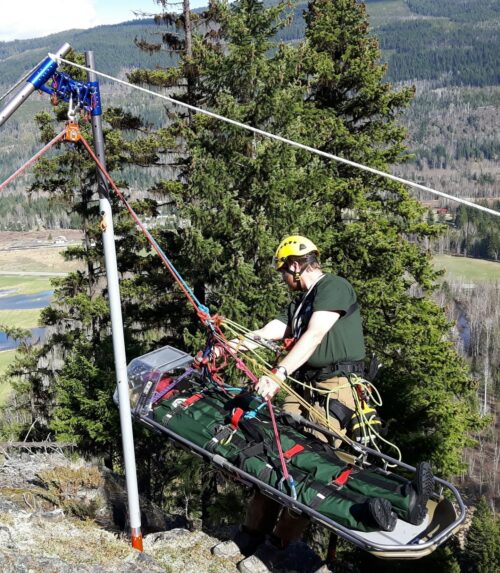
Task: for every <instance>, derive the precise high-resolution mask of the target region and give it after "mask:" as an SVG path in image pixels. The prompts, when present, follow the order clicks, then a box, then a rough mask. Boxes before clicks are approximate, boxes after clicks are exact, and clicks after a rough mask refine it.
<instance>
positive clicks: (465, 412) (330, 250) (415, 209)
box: [168, 0, 478, 475]
mask: <svg viewBox="0 0 500 573" xmlns="http://www.w3.org/2000/svg"><path fill="white" fill-rule="evenodd" d="M211 9H212V13H213V14H214V15H215V16H214V17H216V20H217V22H218V24H219V25H218V29H217V35H216V37H214V38H208V39H207V38H206V37H205V38H199V37H198V38H195V39H194V41H193V59H194V61H195V63H196V66H197V68H198V69H199V70H200V73H201V74H202V76H203V89H204V90H205V96H204V99H203V101H204V103H206V105H207V106H208V107H210V109H212V110H215V111H217V112H218V113H221V114H222V115H226V116H228V117H231V118H233V119H237V120H239V121H242V122H246V123H249V124H251V125H254V126H256V127H260V128H264V129H267V130H269V131H272V132H274V133H278V134H280V135H284V136H285V137H289V138H292V139H297V140H299V141H301V142H303V143H306V144H309V145H312V146H315V147H317V148H319V149H322V150H325V151H329V152H331V153H334V154H336V155H341V156H344V157H346V158H349V159H353V160H356V161H359V162H361V163H364V164H367V165H370V166H373V167H376V168H379V169H383V170H384V169H385V170H388V169H389V168H390V165H391V164H393V163H396V162H398V161H403V160H404V158H405V147H404V138H405V132H404V129H403V128H402V127H400V126H399V124H398V122H397V119H398V115H399V113H400V112H401V110H402V109H403V108H404V107H405V106H406V105H408V103H409V101H410V100H411V97H412V90H411V89H405V88H403V89H400V90H399V91H397V90H395V89H394V88H393V87H392V86H391V85H390V84H387V83H385V82H384V81H383V77H384V73H385V68H384V66H383V65H381V64H380V62H379V60H380V51H379V48H378V45H377V42H376V40H375V39H374V38H373V37H371V36H370V34H369V32H368V23H367V18H366V11H365V9H364V6H363V5H360V4H358V3H357V2H355V1H354V0H340V1H339V2H335V3H332V2H329V1H326V0H324V1H323V0H318V1H313V2H311V3H310V4H309V7H308V12H307V13H306V24H307V29H306V41H305V42H304V43H302V44H300V45H299V46H295V47H291V46H286V45H274V44H273V41H272V39H273V37H274V35H275V34H276V32H277V31H278V30H279V29H280V28H281V27H283V26H285V25H286V24H287V13H286V7H285V6H284V5H283V4H279V5H277V6H274V7H272V8H265V7H264V5H263V3H262V2H259V1H257V0H240V1H238V2H235V3H233V4H231V5H227V4H225V3H223V2H214V3H213V4H212V8H211ZM179 127H180V129H181V131H180V133H182V136H183V138H184V139H185V140H186V145H187V148H186V149H187V155H188V157H189V159H188V161H187V162H186V166H185V168H184V170H183V174H182V175H183V179H182V183H181V184H180V185H179V184H178V185H176V186H170V187H169V188H168V191H169V192H170V194H171V196H172V197H173V198H174V199H175V201H176V206H177V209H178V210H179V213H180V214H181V216H182V217H183V218H185V219H187V220H189V222H190V225H189V226H187V227H186V228H184V229H179V230H178V233H177V237H178V238H179V239H180V241H179V243H177V244H178V246H179V251H178V253H179V255H180V259H179V262H180V264H181V266H182V269H183V272H184V273H185V274H186V276H187V277H188V278H189V279H190V281H191V282H192V284H193V283H194V284H195V285H196V287H197V292H198V293H201V298H202V299H203V300H204V301H205V302H207V303H208V305H209V306H210V307H211V308H215V309H217V311H219V312H221V313H222V314H223V315H226V316H229V317H231V318H233V319H236V320H238V321H240V322H244V323H245V324H246V325H247V326H249V327H255V326H257V325H260V324H262V323H263V322H264V321H267V320H268V319H270V318H272V317H273V316H275V315H276V313H277V312H278V309H279V308H280V307H282V305H283V304H284V302H285V300H286V293H284V291H283V290H282V289H281V288H280V287H279V285H278V281H277V277H276V276H275V274H276V273H274V272H273V269H272V267H271V265H270V260H271V256H272V253H273V250H274V248H275V246H276V244H277V242H278V241H279V239H280V238H281V237H283V236H284V235H285V234H289V233H292V232H300V233H302V234H306V235H308V236H310V237H311V238H312V239H313V240H314V242H316V243H317V244H318V245H319V247H320V251H321V254H322V260H323V262H324V264H325V268H327V269H332V270H333V271H334V272H336V273H338V274H340V275H342V276H345V277H346V278H348V279H349V280H350V281H351V282H352V283H353V284H354V286H355V288H356V290H357V292H358V295H359V299H360V302H361V305H362V313H363V318H364V322H365V331H366V338H367V344H368V348H369V349H370V350H371V351H374V352H376V353H377V354H378V355H379V357H380V359H381V361H382V362H383V363H384V365H385V370H384V374H383V377H382V380H381V382H380V389H381V391H382V394H383V397H384V400H385V405H384V408H383V415H384V416H385V417H386V418H389V419H391V420H393V423H392V425H391V438H392V439H395V440H396V442H397V443H398V444H399V445H400V446H401V448H402V450H403V454H404V458H405V459H406V460H407V461H410V462H411V461H414V462H416V461H418V460H419V459H423V458H427V459H431V460H432V461H433V463H434V465H435V467H436V469H437V471H438V472H440V473H445V474H447V475H450V474H456V473H458V471H459V469H460V467H461V461H460V457H461V452H462V450H463V447H464V445H465V444H467V443H468V439H467V430H468V429H470V428H472V427H474V426H475V425H476V424H477V423H478V421H477V419H476V417H475V415H474V413H473V410H472V409H471V406H470V402H469V398H470V397H471V391H472V389H473V388H472V383H471V381H470V379H469V377H468V375H467V371H466V369H465V367H464V365H463V363H462V361H461V360H460V359H459V357H458V356H457V354H456V353H455V351H454V350H453V348H452V345H451V344H450V343H449V342H447V340H446V336H447V332H448V329H449V326H450V325H449V324H448V322H447V321H446V319H445V317H444V314H443V312H442V310H441V309H440V308H438V307H437V305H436V304H435V303H434V302H433V301H432V299H431V296H430V295H431V294H432V291H433V289H434V285H435V283H436V280H437V278H438V274H437V273H436V272H435V271H434V270H433V267H432V265H431V260H430V255H429V254H428V253H426V252H425V251H424V250H423V247H422V246H421V245H422V244H425V240H426V239H427V238H429V237H434V236H436V235H437V234H438V233H439V232H440V227H439V226H436V225H433V223H432V222H428V221H426V220H425V210H424V209H423V208H421V207H420V206H419V205H418V203H417V202H416V201H415V200H413V199H412V198H411V196H410V194H409V192H408V190H407V189H405V188H404V187H402V186H401V185H399V184H396V183H393V182H388V181H387V180H385V179H382V178H380V177H375V176H373V175H369V174H366V173H365V172H361V171H359V170H356V169H354V168H352V167H349V166H345V165H343V164H338V163H335V162H332V161H327V160H324V159H322V158H321V159H320V158H318V157H316V156H313V155H311V154H309V153H306V152H303V151H300V150H296V149H293V148H291V147H289V146H285V145H282V144H279V143H275V142H273V141H269V140H267V139H265V138H262V137H260V136H254V135H252V134H249V133H247V132H244V131H242V130H240V129H238V128H236V127H233V126H228V125H226V124H222V123H220V122H217V121H216V120H214V119H211V118H207V117H205V116H196V117H195V118H194V119H193V124H192V125H191V126H189V127H187V126H182V125H181V126H179ZM270 292H272V293H273V295H272V296H269V293H270Z"/></svg>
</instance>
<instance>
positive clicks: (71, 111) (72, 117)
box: [68, 94, 76, 122]
mask: <svg viewBox="0 0 500 573" xmlns="http://www.w3.org/2000/svg"><path fill="white" fill-rule="evenodd" d="M75 116H76V109H75V108H74V107H73V94H71V95H70V96H69V106H68V120H69V121H71V122H74V121H75Z"/></svg>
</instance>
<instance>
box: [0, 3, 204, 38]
mask: <svg viewBox="0 0 500 573" xmlns="http://www.w3.org/2000/svg"><path fill="white" fill-rule="evenodd" d="M206 4H207V1H206V0H191V7H192V8H198V7H200V6H205V5H206ZM134 11H135V12H146V13H155V12H158V11H159V9H158V5H157V3H156V2H155V1H154V0H0V42H8V41H10V40H23V39H27V38H39V37H41V36H47V35H48V34H52V33H54V32H62V31H63V30H69V29H71V28H92V27H93V26H99V25H101V24H115V23H117V22H125V21H126V20H133V19H134V18H136V17H137V16H135V15H134Z"/></svg>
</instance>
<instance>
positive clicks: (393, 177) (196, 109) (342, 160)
mask: <svg viewBox="0 0 500 573" xmlns="http://www.w3.org/2000/svg"><path fill="white" fill-rule="evenodd" d="M49 56H50V57H51V58H53V59H54V60H56V61H57V62H58V63H60V62H64V63H65V64H68V65H70V66H73V67H75V68H79V69H80V70H85V71H87V72H94V73H95V74H97V75H98V76H101V77H103V78H107V79H108V80H112V81H114V82H117V83H119V84H123V85H125V86H129V87H131V88H133V89H135V90H138V91H141V92H144V93H147V94H150V95H152V96H155V97H158V98H161V99H164V100H166V101H168V102H170V103H172V104H174V105H179V106H181V107H185V108H187V109H190V110H191V111H194V112H197V113H202V114H204V115H208V116H209V117H213V118H215V119H218V120H220V121H224V122H225V123H229V124H231V125H235V126H236V127H240V128H242V129H246V130H248V131H251V132H253V133H257V134H259V135H262V136H264V137H268V138H269V139H274V140H276V141H280V142H281V143H286V144H288V145H292V146H293V147H297V148H299V149H304V150H305V151H310V152H311V153H315V154H316V155H320V156H322V157H326V158H328V159H333V160H334V161H338V162H339V163H345V164H346V165H350V166H351V167H356V168H358V169H361V170H363V171H368V172H369V173H373V174H374V175H379V176H381V177H385V178H386V179H391V180H392V181H397V182H398V183H403V184H404V185H409V186H410V187H415V188H416V189H420V190H422V191H427V192H428V193H433V194H435V195H439V196H440V197H444V198H445V199H450V200H451V201H456V202H458V203H462V204H463V205H467V206H468V207H472V208H473V209H479V210H480V211H484V212H486V213H489V214H490V215H496V216H497V217H500V212H499V211H495V210H494V209H490V208H488V207H483V206H482V205H477V204H476V203H472V202H470V201H467V200H465V199H460V198H459V197H454V196H453V195H449V194H448V193H443V192H442V191H436V190H435V189H431V188H430V187H426V186H425V185H420V184H419V183H414V182H413V181H408V180H407V179H403V178H402V177H397V176H396V175H392V174H390V173H386V172H385V171H379V170H378V169H374V168H373V167H368V166H367V165H363V164H361V163H356V162H355V161H351V160H349V159H345V158H343V157H339V156H338V155H333V154H331V153H326V152H325V151H320V150H319V149H315V148H314V147H309V145H304V144H302V143H298V142H296V141H292V140H291V139H286V138H285V137H281V136H280V135H275V134H273V133H269V132H268V131H263V130H262V129H257V128H256V127H252V126H250V125H247V124H245V123H241V122H239V121H235V120H234V119H229V118H228V117H224V116H223V115H219V114H217V113H214V112H212V111H208V110H206V109H201V108H199V107H195V106H194V105H190V104H188V103H185V102H182V101H178V100H176V99H174V98H171V97H168V96H166V95H162V94H159V93H157V92H154V91H152V90H149V89H147V88H143V87H141V86H136V85H134V84H131V83H129V82H126V81H125V80H120V79H119V78H115V77H114V76H110V75H108V74H105V73H103V72H98V71H97V70H94V69H90V68H87V67H86V66H82V65H81V64H75V63H74V62H70V61H69V60H65V59H64V58H61V57H60V56H57V55H55V54H50V53H49Z"/></svg>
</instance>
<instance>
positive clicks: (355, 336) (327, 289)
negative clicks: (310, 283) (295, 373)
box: [278, 274, 365, 368]
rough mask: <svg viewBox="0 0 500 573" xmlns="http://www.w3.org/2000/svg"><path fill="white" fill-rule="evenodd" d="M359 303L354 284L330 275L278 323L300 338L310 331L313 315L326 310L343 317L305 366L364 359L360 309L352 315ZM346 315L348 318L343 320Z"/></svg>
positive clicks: (316, 366)
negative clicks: (308, 326)
mask: <svg viewBox="0 0 500 573" xmlns="http://www.w3.org/2000/svg"><path fill="white" fill-rule="evenodd" d="M356 303H357V298H356V293H355V292H354V289H353V288H352V285H351V284H350V283H349V282H348V281H346V280H345V279H343V278H342V277H338V276H335V275H329V274H327V275H324V276H323V278H321V279H320V280H319V281H318V282H317V283H316V285H315V286H314V287H313V288H312V289H311V290H310V291H309V292H308V293H302V294H301V295H300V296H298V297H297V298H296V299H295V300H294V301H293V302H292V303H291V304H290V305H289V306H288V308H287V309H285V311H284V312H283V313H282V314H281V315H280V316H278V320H281V321H282V322H284V323H285V324H287V325H288V326H289V327H290V328H291V329H292V335H293V336H294V337H295V338H300V336H301V334H303V333H304V332H305V331H306V330H307V325H308V324H309V320H310V318H311V315H312V313H313V312H316V311H318V310H326V311H330V312H339V313H340V314H341V317H340V319H339V320H338V321H337V322H336V323H335V324H334V325H333V327H332V328H331V329H330V330H329V331H328V332H327V333H326V334H325V336H324V337H323V340H322V341H321V342H320V344H319V345H318V347H317V348H316V350H315V351H314V352H313V354H312V356H311V357H310V358H309V360H308V361H307V363H306V364H305V366H306V367H310V368H323V367H324V366H329V365H331V364H335V363H336V362H350V361H357V360H363V358H364V357H365V343H364V338H363V327H362V323H361V314H360V310H359V306H357V308H356V309H355V310H354V312H351V311H352V309H353V308H354V306H353V305H356ZM298 308H299V310H298V312H297V313H296V310H297V309H298ZM346 313H348V316H345V317H344V316H343V315H345V314H346ZM349 313H350V314H349ZM295 314H297V315H296V316H295Z"/></svg>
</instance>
